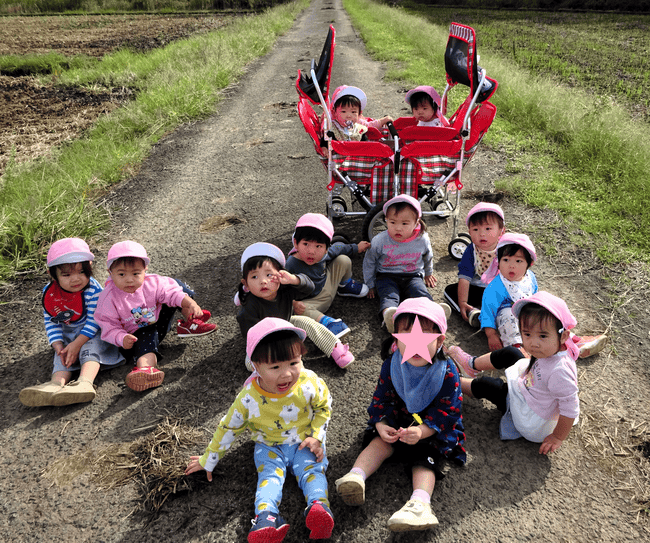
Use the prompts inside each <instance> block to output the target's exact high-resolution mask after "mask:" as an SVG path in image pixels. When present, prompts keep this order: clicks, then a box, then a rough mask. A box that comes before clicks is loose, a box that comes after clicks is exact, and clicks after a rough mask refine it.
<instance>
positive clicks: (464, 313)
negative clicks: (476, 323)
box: [458, 301, 474, 321]
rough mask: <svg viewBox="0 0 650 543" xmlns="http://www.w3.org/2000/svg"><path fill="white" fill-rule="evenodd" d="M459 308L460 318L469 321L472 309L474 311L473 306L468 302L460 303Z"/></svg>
mask: <svg viewBox="0 0 650 543" xmlns="http://www.w3.org/2000/svg"><path fill="white" fill-rule="evenodd" d="M458 307H459V308H460V316H461V317H463V320H465V321H468V320H469V313H470V311H471V310H472V309H474V308H473V307H472V306H471V305H469V304H468V303H467V302H460V301H459V302H458Z"/></svg>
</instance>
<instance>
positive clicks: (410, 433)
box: [397, 426, 422, 445]
mask: <svg viewBox="0 0 650 543" xmlns="http://www.w3.org/2000/svg"><path fill="white" fill-rule="evenodd" d="M397 433H398V435H399V440H400V441H401V442H402V443H406V444H407V445H415V444H416V443H417V442H418V441H420V440H421V439H422V429H421V428H420V427H419V426H409V427H408V428H400V429H399V430H398V431H397Z"/></svg>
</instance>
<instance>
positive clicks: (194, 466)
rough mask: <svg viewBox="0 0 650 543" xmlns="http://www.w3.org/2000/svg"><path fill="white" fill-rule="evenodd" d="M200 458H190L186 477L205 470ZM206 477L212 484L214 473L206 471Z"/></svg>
mask: <svg viewBox="0 0 650 543" xmlns="http://www.w3.org/2000/svg"><path fill="white" fill-rule="evenodd" d="M199 458H201V457H200V456H190V460H191V461H190V463H189V464H188V465H187V467H186V468H185V475H189V474H190V473H194V472H195V471H199V470H202V469H205V468H204V467H203V466H202V465H201V464H200V462H199ZM205 474H206V476H207V477H208V481H210V482H212V472H211V471H206V472H205Z"/></svg>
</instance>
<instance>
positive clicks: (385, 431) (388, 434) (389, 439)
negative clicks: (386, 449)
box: [375, 422, 399, 443]
mask: <svg viewBox="0 0 650 543" xmlns="http://www.w3.org/2000/svg"><path fill="white" fill-rule="evenodd" d="M375 428H376V429H377V433H378V434H379V437H381V439H382V441H384V442H386V443H395V442H396V441H397V440H398V439H399V432H398V431H397V430H395V428H393V427H392V426H388V424H386V423H384V422H378V423H377V424H375Z"/></svg>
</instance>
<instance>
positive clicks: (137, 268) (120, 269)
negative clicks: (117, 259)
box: [108, 260, 147, 294]
mask: <svg viewBox="0 0 650 543" xmlns="http://www.w3.org/2000/svg"><path fill="white" fill-rule="evenodd" d="M146 271H147V266H145V265H144V264H143V263H142V262H141V261H140V260H136V262H135V263H134V264H126V263H125V264H113V266H112V267H111V269H110V270H109V272H108V273H109V275H110V276H111V279H112V281H113V283H115V286H116V287H117V288H119V289H120V290H122V291H124V292H128V293H129V294H132V293H134V292H135V291H136V290H138V289H139V288H140V287H141V286H142V284H143V283H144V278H145V275H146Z"/></svg>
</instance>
